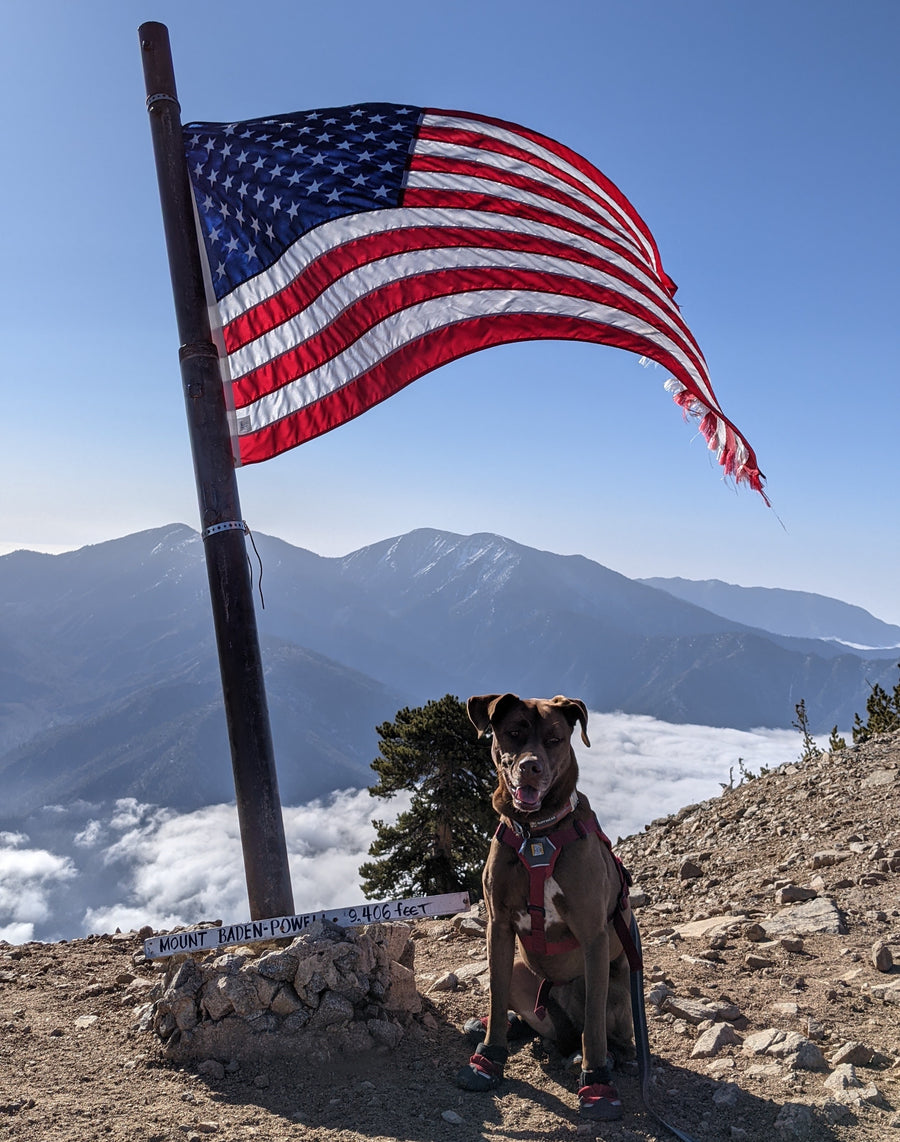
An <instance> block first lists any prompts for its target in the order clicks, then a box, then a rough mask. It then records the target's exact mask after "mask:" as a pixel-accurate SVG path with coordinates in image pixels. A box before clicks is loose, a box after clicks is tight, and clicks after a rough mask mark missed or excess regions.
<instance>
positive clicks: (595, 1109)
mask: <svg viewBox="0 0 900 1142" xmlns="http://www.w3.org/2000/svg"><path fill="white" fill-rule="evenodd" d="M609 1080H610V1073H609V1068H608V1067H595V1068H594V1069H593V1070H592V1071H582V1072H581V1086H580V1087H579V1089H578V1106H579V1109H580V1111H581V1114H582V1115H583V1116H584V1117H585V1118H597V1119H601V1120H603V1121H605V1122H611V1121H612V1120H613V1119H616V1118H621V1117H622V1100H621V1099H620V1098H619V1092H618V1091H617V1090H616V1088H615V1087H614V1086H612V1085H611V1084H610V1081H609Z"/></svg>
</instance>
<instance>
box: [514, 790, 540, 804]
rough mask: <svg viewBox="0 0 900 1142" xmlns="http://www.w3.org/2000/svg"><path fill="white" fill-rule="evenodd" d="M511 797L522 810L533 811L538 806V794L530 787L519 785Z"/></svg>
mask: <svg viewBox="0 0 900 1142" xmlns="http://www.w3.org/2000/svg"><path fill="white" fill-rule="evenodd" d="M513 796H514V797H515V800H516V804H517V805H521V807H522V808H523V809H534V808H536V807H537V806H538V805H539V804H540V794H539V793H538V791H537V790H536V789H535V788H534V787H533V786H531V785H520V786H519V787H518V789H516V791H515V793H514V794H513Z"/></svg>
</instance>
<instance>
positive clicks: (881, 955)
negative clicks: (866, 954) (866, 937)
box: [872, 940, 894, 972]
mask: <svg viewBox="0 0 900 1142" xmlns="http://www.w3.org/2000/svg"><path fill="white" fill-rule="evenodd" d="M872 963H873V965H874V966H875V968H876V969H877V970H878V971H880V972H889V971H890V970H891V968H892V967H893V966H894V957H893V955H892V953H891V949H890V948H889V947H888V945H887V944H886V943H885V942H884V940H876V941H875V943H874V944H873V945H872Z"/></svg>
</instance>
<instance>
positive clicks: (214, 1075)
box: [197, 1059, 225, 1079]
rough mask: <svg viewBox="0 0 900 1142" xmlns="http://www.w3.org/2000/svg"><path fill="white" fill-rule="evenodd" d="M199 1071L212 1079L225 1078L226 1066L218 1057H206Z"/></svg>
mask: <svg viewBox="0 0 900 1142" xmlns="http://www.w3.org/2000/svg"><path fill="white" fill-rule="evenodd" d="M197 1071H198V1073H199V1074H201V1075H206V1077H207V1078H210V1079H224V1078H225V1068H224V1067H223V1066H222V1064H221V1063H220V1062H219V1060H218V1059H204V1060H203V1062H202V1063H201V1064H200V1066H199V1067H198V1068H197Z"/></svg>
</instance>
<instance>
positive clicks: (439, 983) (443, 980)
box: [428, 971, 459, 992]
mask: <svg viewBox="0 0 900 1142" xmlns="http://www.w3.org/2000/svg"><path fill="white" fill-rule="evenodd" d="M458 987H459V976H457V975H456V973H455V972H452V971H448V972H444V974H443V975H442V976H438V978H437V979H436V980H435V981H434V983H433V984H432V985H431V987H429V989H428V991H429V992H432V991H456V989H457V988H458Z"/></svg>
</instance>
